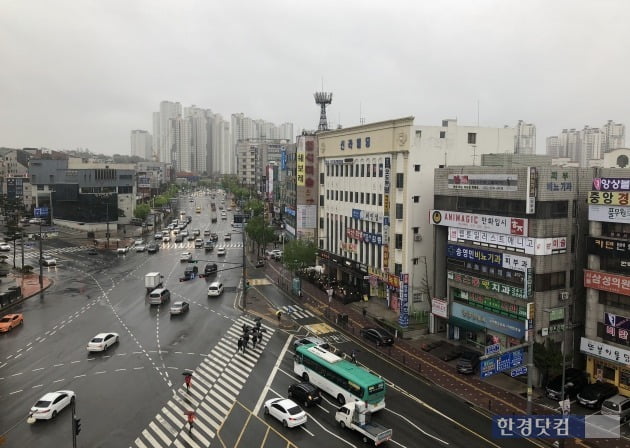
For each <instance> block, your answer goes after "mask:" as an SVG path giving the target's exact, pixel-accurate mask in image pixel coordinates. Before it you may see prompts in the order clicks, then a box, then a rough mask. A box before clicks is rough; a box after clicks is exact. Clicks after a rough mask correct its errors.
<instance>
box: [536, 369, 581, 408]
mask: <svg viewBox="0 0 630 448" xmlns="http://www.w3.org/2000/svg"><path fill="white" fill-rule="evenodd" d="M587 384H588V376H587V375H586V372H584V371H583V370H580V369H575V368H573V367H569V368H567V369H566V370H565V371H564V396H565V397H570V398H574V397H575V396H577V394H578V393H579V392H580V391H581V390H582V389H584V387H585V386H586V385H587ZM545 392H546V394H547V396H548V397H549V398H551V399H552V400H560V399H561V398H562V375H558V376H556V377H554V378H553V379H552V380H551V381H549V382H548V383H547V387H546V388H545Z"/></svg>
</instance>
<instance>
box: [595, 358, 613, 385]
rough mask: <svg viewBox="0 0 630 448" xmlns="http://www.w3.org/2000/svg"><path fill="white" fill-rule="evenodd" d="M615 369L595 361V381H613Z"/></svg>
mask: <svg viewBox="0 0 630 448" xmlns="http://www.w3.org/2000/svg"><path fill="white" fill-rule="evenodd" d="M616 371H617V369H615V367H613V366H611V365H610V364H607V363H605V362H601V361H595V379H598V380H599V379H604V380H608V381H615V372H616Z"/></svg>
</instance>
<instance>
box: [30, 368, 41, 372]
mask: <svg viewBox="0 0 630 448" xmlns="http://www.w3.org/2000/svg"><path fill="white" fill-rule="evenodd" d="M39 370H44V368H43V367H39V368H37V369H33V370H31V372H37V371H39Z"/></svg>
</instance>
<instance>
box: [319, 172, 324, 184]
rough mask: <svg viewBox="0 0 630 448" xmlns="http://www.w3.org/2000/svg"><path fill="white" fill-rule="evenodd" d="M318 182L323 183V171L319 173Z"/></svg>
mask: <svg viewBox="0 0 630 448" xmlns="http://www.w3.org/2000/svg"><path fill="white" fill-rule="evenodd" d="M319 184H320V185H324V173H319Z"/></svg>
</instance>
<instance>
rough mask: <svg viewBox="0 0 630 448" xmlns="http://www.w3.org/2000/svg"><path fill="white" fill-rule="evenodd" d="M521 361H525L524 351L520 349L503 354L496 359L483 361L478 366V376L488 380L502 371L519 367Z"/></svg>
mask: <svg viewBox="0 0 630 448" xmlns="http://www.w3.org/2000/svg"><path fill="white" fill-rule="evenodd" d="M523 361H525V350H523V349H522V348H521V349H518V350H514V351H511V352H507V353H503V354H502V355H499V356H497V357H496V358H490V359H484V360H483V361H481V363H480V364H479V376H480V377H481V378H488V377H489V376H492V375H496V374H497V373H500V372H503V371H504V370H509V369H513V368H515V367H519V366H521V365H522V364H523Z"/></svg>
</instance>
